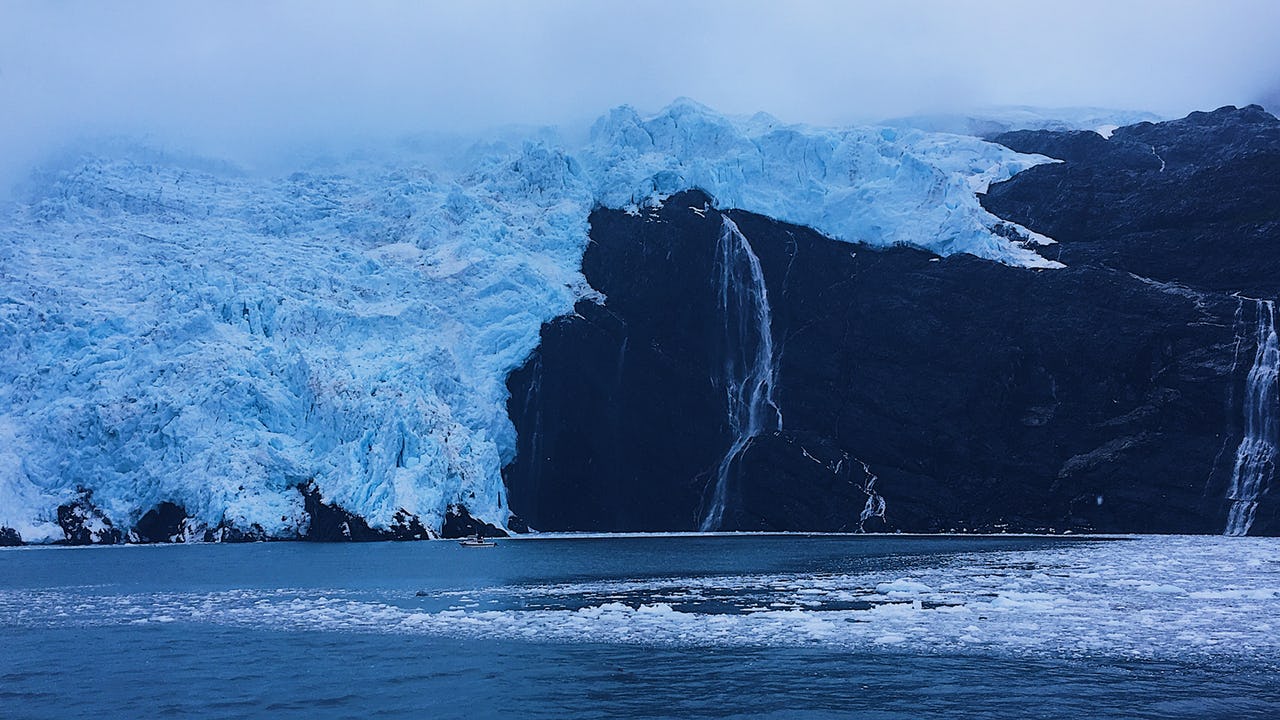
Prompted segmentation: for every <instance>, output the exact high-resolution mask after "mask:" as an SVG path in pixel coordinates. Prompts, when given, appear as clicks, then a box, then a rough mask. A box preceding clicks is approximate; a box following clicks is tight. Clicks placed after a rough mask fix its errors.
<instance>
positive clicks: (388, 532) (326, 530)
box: [298, 483, 433, 542]
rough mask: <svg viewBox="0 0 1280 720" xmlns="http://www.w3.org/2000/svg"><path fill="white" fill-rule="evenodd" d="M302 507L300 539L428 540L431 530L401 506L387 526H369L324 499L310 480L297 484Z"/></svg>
mask: <svg viewBox="0 0 1280 720" xmlns="http://www.w3.org/2000/svg"><path fill="white" fill-rule="evenodd" d="M298 492H300V493H302V497H303V507H304V509H305V510H306V512H307V515H309V516H310V518H311V521H310V523H309V524H308V526H307V530H306V532H305V534H304V535H303V536H302V539H303V540H312V541H320V542H348V541H349V542H373V541H379V540H428V539H430V538H431V537H433V535H432V533H431V531H429V530H428V529H427V528H426V527H424V526H423V524H422V522H421V521H420V520H419V519H418V518H417V516H414V515H411V514H409V513H407V512H405V511H404V510H400V511H399V512H397V513H396V514H395V522H394V523H393V524H392V525H391V527H389V528H387V529H381V528H373V527H370V526H369V523H368V522H367V521H365V519H364V518H362V517H360V516H358V515H355V514H353V513H351V512H348V511H347V510H345V509H343V508H342V507H339V506H338V505H335V504H332V503H327V502H325V501H324V498H323V497H322V496H321V494H320V490H319V488H317V487H316V486H315V484H314V483H307V484H304V485H300V486H298Z"/></svg>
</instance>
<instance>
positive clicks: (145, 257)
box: [0, 100, 1060, 542]
mask: <svg viewBox="0 0 1280 720" xmlns="http://www.w3.org/2000/svg"><path fill="white" fill-rule="evenodd" d="M457 157H460V158H462V160H459V161H457V162H454V163H452V164H449V165H448V166H447V167H446V166H445V165H441V164H434V165H433V164H431V163H429V162H426V161H423V160H420V159H412V160H396V159H394V158H393V159H391V160H388V161H376V162H375V161H370V160H368V159H367V158H366V159H360V158H352V159H351V160H349V161H337V162H335V161H327V162H324V163H319V162H302V161H299V163H298V166H297V167H298V168H299V169H298V171H296V172H293V173H290V174H287V175H283V176H277V177H259V176H255V175H251V174H248V173H245V172H242V171H240V170H237V169H236V168H235V167H234V166H232V165H230V164H228V163H220V162H216V161H208V160H200V159H193V158H190V157H185V156H180V155H173V154H169V153H165V152H158V151H154V150H148V149H144V148H136V149H131V150H127V151H126V150H120V149H118V148H116V149H113V151H112V152H111V153H109V154H107V153H99V154H96V155H95V154H89V155H83V156H79V157H77V158H76V159H75V161H74V162H70V163H63V164H62V165H60V166H50V167H46V168H44V169H43V170H40V171H38V172H36V173H35V174H34V175H33V176H32V179H31V180H30V181H29V183H28V184H27V188H26V191H25V192H26V197H25V198H23V199H22V200H21V201H20V202H19V203H17V204H16V206H15V207H14V208H13V209H12V211H11V212H10V213H9V214H8V217H7V219H6V221H5V222H4V223H3V225H0V527H7V528H12V529H14V530H16V531H17V532H18V533H19V534H20V535H21V537H22V539H23V540H24V541H26V542H52V541H57V540H60V539H62V536H63V533H62V529H61V528H60V526H59V525H58V508H59V506H63V505H66V504H68V503H73V502H76V501H77V500H78V499H80V500H84V501H86V502H88V503H90V504H91V507H92V508H94V509H95V511H94V512H95V513H96V514H97V515H96V516H95V517H96V519H95V522H97V523H99V524H100V525H101V524H104V523H110V524H111V525H113V526H114V527H116V528H119V529H121V530H125V531H127V529H128V528H130V527H132V526H133V525H134V524H135V523H136V522H137V521H138V519H139V518H140V517H141V516H142V515H143V514H144V513H146V512H147V511H148V510H149V509H151V508H153V507H155V506H156V505H157V504H158V503H160V502H165V501H167V502H172V503H175V504H177V505H180V506H182V507H183V508H185V510H186V512H187V514H188V516H189V518H188V521H187V522H188V525H189V526H190V529H191V530H192V531H193V532H191V533H189V534H188V536H189V537H200V536H201V532H200V531H202V530H210V531H212V530H215V529H218V528H237V529H238V530H240V531H241V532H244V533H248V534H249V535H250V536H252V537H264V538H265V537H273V538H289V537H297V536H299V535H300V534H302V533H303V532H305V529H306V527H307V523H308V515H307V514H306V512H305V511H304V505H303V498H302V495H301V494H300V493H299V492H298V488H299V487H300V486H303V485H312V486H313V487H315V488H316V489H318V491H319V492H320V494H321V495H322V496H323V498H324V500H325V501H326V502H329V503H333V504H335V505H337V506H340V507H342V508H344V509H346V510H347V511H349V512H351V513H353V514H356V515H359V516H360V517H363V518H364V519H365V520H366V521H367V522H368V523H369V524H370V526H372V527H374V528H387V527H389V526H390V525H391V524H392V523H393V522H395V518H396V517H397V514H398V513H405V514H408V515H411V516H417V517H418V518H420V519H421V521H422V522H423V524H424V525H425V526H426V527H428V528H430V529H432V530H435V531H439V530H440V528H441V525H442V523H443V521H444V517H445V514H446V513H447V512H448V510H449V508H450V507H451V506H454V505H461V506H463V507H465V508H466V509H467V510H468V511H469V512H470V513H471V515H473V516H474V517H477V518H481V519H483V520H485V521H488V522H491V523H494V524H496V525H499V526H505V525H506V524H507V522H508V521H509V519H510V510H509V508H507V507H506V502H505V490H504V487H503V482H502V475H501V470H502V467H503V466H504V465H505V464H506V463H508V462H510V461H511V460H512V458H513V454H514V452H515V447H516V443H515V434H514V429H513V426H512V424H511V422H510V420H509V418H508V417H507V415H506V400H507V390H506V387H505V379H506V376H507V374H508V373H509V372H510V371H511V370H512V369H514V368H515V367H518V366H519V365H520V364H521V363H522V362H523V360H524V359H525V358H526V357H527V356H528V354H529V353H530V352H531V351H532V350H533V349H534V348H535V347H536V345H537V343H538V339H539V330H540V327H541V325H542V323H544V322H546V321H548V320H550V319H552V318H554V317H556V316H558V315H562V314H566V313H569V312H572V309H573V306H574V304H575V302H577V301H579V300H581V299H584V298H585V299H592V300H594V301H596V302H606V303H607V298H604V297H602V296H600V295H599V294H598V293H596V292H595V291H594V290H593V289H592V288H591V287H590V286H589V285H588V284H587V283H586V281H585V279H584V278H583V276H582V274H581V272H580V264H581V259H582V253H583V250H584V248H585V247H586V244H587V242H588V230H589V227H588V216H589V214H590V211H591V210H592V208H594V207H597V206H605V207H609V208H614V209H628V210H633V211H637V212H638V211H639V210H640V209H641V208H643V207H645V206H652V205H655V204H659V203H661V202H662V201H663V199H664V198H665V197H667V196H669V195H670V194H673V193H675V192H677V191H680V190H684V189H689V188H694V187H696V188H700V189H702V190H705V191H706V192H707V193H708V194H710V195H711V196H712V197H714V198H715V201H716V204H717V206H718V207H721V208H725V209H728V208H737V209H742V210H747V211H751V212H755V213H760V214H763V215H768V216H771V217H774V218H777V219H779V220H783V221H787V222H792V223H797V224H802V225H807V226H810V227H813V228H814V229H816V230H818V231H820V232H822V233H824V234H826V235H829V236H831V237H833V238H836V239H840V240H846V241H850V242H865V243H869V244H874V245H893V244H910V245H915V246H919V247H922V248H926V249H928V250H931V251H933V252H935V253H937V254H939V255H948V254H952V253H970V254H973V255H977V256H980V257H983V258H988V259H991V260H994V261H998V262H1002V263H1007V264H1011V265H1020V266H1026V267H1030V268H1041V269H1048V268H1054V267H1060V266H1059V265H1058V264H1057V263H1055V262H1053V261H1050V260H1047V259H1045V258H1044V257H1042V256H1041V255H1039V254H1037V253H1036V252H1035V248H1036V247H1038V246H1041V245H1045V244H1049V243H1052V242H1053V241H1052V240H1050V239H1049V238H1044V237H1042V236H1038V235H1036V234H1035V233H1032V232H1030V231H1027V230H1025V229H1023V228H1015V229H1014V231H1013V232H1010V230H1009V228H1010V226H1009V224H1008V223H1004V222H1003V221H1001V220H999V219H998V218H996V217H995V216H993V215H991V214H989V213H987V212H986V211H985V210H983V209H982V208H981V206H980V205H979V203H978V200H977V197H976V195H975V193H978V192H981V191H983V190H985V188H986V187H987V186H988V184H990V183H992V182H998V181H1001V180H1004V179H1007V178H1009V177H1011V176H1012V175H1013V174H1015V173H1017V172H1020V171H1021V170H1023V169H1026V168H1028V167H1031V166H1033V165H1036V164H1039V163H1043V162H1050V161H1049V160H1048V159H1047V158H1044V157H1041V156H1031V155H1022V154H1017V153H1014V152H1013V151H1011V150H1008V149H1006V148H1004V147H1001V146H997V145H994V144H991V143H987V142H984V141H982V140H980V139H978V138H974V137H965V136H960V135H950V134H941V133H931V132H925V131H921V130H911V129H903V128H889V127H852V128H840V129H831V128H815V127H809V126H802V125H788V124H784V123H781V122H779V121H777V120H776V119H774V118H772V117H770V116H768V115H764V114H759V115H755V116H751V117H746V118H731V117H727V116H724V115H721V114H718V113H716V112H714V111H712V110H710V109H709V108H706V107H703V106H701V105H698V104H697V103H694V102H692V101H688V100H679V101H677V102H675V103H673V104H672V105H671V106H669V107H667V108H665V109H663V110H662V111H660V112H658V113H656V114H654V115H651V116H642V115H641V114H640V113H638V112H637V111H636V110H634V109H632V108H630V107H626V106H623V107H620V108H616V109H614V110H612V111H610V112H608V113H607V114H606V115H604V116H603V117H602V118H600V120H598V121H597V122H596V124H595V125H594V126H593V127H592V129H591V132H590V135H589V137H588V138H587V139H586V140H584V141H582V142H578V143H567V142H557V141H555V140H549V139H548V137H547V136H546V134H542V135H539V136H537V137H535V138H533V139H530V140H527V141H524V142H523V143H521V144H516V145H512V144H509V143H478V144H476V145H475V146H474V147H473V148H472V149H471V150H469V151H467V152H465V153H461V154H460V155H458V156H457ZM996 230H999V232H996ZM1010 236H1013V237H1015V238H1019V239H1015V240H1011V239H1010Z"/></svg>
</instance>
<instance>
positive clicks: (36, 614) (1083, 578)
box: [0, 536, 1280, 662]
mask: <svg viewBox="0 0 1280 720" xmlns="http://www.w3.org/2000/svg"><path fill="white" fill-rule="evenodd" d="M86 552H109V551H102V550H98V551H93V550H90V551H86ZM140 552H151V551H149V550H141V551H140ZM1183 588H1188V589H1190V588H1200V589H1196V590H1192V591H1191V592H1185V591H1183V590H1182V589H1183ZM815 590H821V591H822V592H821V593H815V592H814V591H815ZM886 591H887V592H886ZM115 593H121V594H115ZM898 593H902V595H898ZM0 617H4V618H7V619H8V621H9V622H10V623H11V624H15V625H19V626H25V627H42V626H48V625H57V626H59V627H65V626H68V625H72V626H74V625H103V624H108V625H109V624H125V623H132V622H170V621H176V622H189V623H206V624H215V625H231V626H240V627H250V628H271V629H272V630H280V631H295V632H304V633H313V632H325V631H328V632H371V633H393V634H404V635H431V636H449V637H463V638H491V639H501V640H527V641H531V642H583V643H602V642H603V643H625V644H635V645H661V646H743V645H747V646H775V647H777V646H795V645H817V646H823V647H832V648H842V649H858V648H868V647H875V646H877V645H882V644H892V645H898V646H902V647H903V648H905V649H907V650H910V651H913V652H938V653H950V652H961V653H970V652H985V653H992V654H1000V655H1025V656H1056V657H1086V656H1104V657H1117V658H1149V659H1157V660H1178V661H1214V660H1215V659H1223V658H1251V659H1261V660H1264V661H1268V662H1273V661H1274V659H1275V658H1276V657H1277V656H1278V654H1280V634H1277V633H1276V632H1275V631H1274V629H1275V628H1276V627H1277V624H1276V623H1275V621H1274V620H1273V618H1276V617H1280V563H1277V562H1276V559H1275V552H1274V541H1273V540H1271V539H1267V538H1224V537H1213V536H1203V537H1177V536H1172V537H1170V536H1162V537H1138V538H1132V539H1126V540H1122V541H1116V542H1086V541H1081V542H1064V543H1061V544H1059V545H1056V546H1054V547H1052V548H1047V549H1035V550H1019V551H1005V552H974V553H964V554H955V555H946V554H940V555H939V556H938V557H936V558H935V559H934V560H933V561H931V562H929V563H926V564H925V565H924V566H916V567H913V575H912V578H911V579H904V578H895V577H894V575H893V571H892V570H890V569H887V568H884V567H882V568H881V569H878V570H877V569H872V570H864V571H860V572H852V573H846V574H800V573H788V574H764V575H759V574H730V575H714V576H675V577H653V578H637V579H616V580H600V581H586V582H565V583H541V584H539V583H532V584H524V585H500V586H493V587H487V588H475V587H466V588H456V589H440V590H437V591H433V592H424V593H419V596H411V594H410V593H408V592H406V591H405V590H404V589H403V588H397V589H387V590H382V589H378V588H366V587H362V588H360V589H359V590H351V589H323V590H320V589H289V588H282V589H224V590H218V591H214V592H205V591H200V592H154V593H130V592H128V591H127V590H121V589H118V588H117V589H113V588H110V587H79V588H77V587H58V588H49V589H30V588H15V589H5V590H0Z"/></svg>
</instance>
